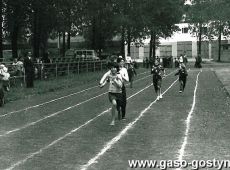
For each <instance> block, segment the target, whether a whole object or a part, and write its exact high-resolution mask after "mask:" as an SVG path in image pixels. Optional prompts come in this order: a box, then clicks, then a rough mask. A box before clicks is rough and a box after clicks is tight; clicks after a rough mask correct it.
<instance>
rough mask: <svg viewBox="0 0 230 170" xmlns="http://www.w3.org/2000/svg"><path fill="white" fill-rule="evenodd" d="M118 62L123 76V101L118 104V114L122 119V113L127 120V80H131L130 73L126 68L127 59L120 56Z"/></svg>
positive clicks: (123, 118)
mask: <svg viewBox="0 0 230 170" xmlns="http://www.w3.org/2000/svg"><path fill="white" fill-rule="evenodd" d="M117 63H118V65H119V69H120V71H119V72H120V75H121V77H122V82H123V84H122V102H121V104H119V105H118V107H117V110H118V116H119V119H120V112H121V113H122V115H121V119H122V120H125V119H126V118H125V116H126V104H127V97H126V87H125V82H129V75H128V71H127V69H126V68H125V61H124V59H123V58H118V59H117Z"/></svg>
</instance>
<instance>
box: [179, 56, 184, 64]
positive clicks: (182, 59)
mask: <svg viewBox="0 0 230 170" xmlns="http://www.w3.org/2000/svg"><path fill="white" fill-rule="evenodd" d="M182 63H184V56H183V55H182V54H181V55H180V57H179V66H180V65H181V64H182Z"/></svg>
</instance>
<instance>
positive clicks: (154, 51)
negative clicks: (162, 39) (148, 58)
mask: <svg viewBox="0 0 230 170" xmlns="http://www.w3.org/2000/svg"><path fill="white" fill-rule="evenodd" d="M152 47H153V61H154V62H155V59H156V32H155V31H154V32H153V45H152Z"/></svg>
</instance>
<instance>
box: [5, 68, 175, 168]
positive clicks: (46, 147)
mask: <svg viewBox="0 0 230 170" xmlns="http://www.w3.org/2000/svg"><path fill="white" fill-rule="evenodd" d="M174 72H175V71H173V72H171V73H169V74H168V75H166V76H165V77H164V78H166V77H168V76H169V75H171V74H173V73H174ZM177 80H178V79H177ZM177 80H175V82H176V81H177ZM152 85H153V84H152V83H151V84H150V85H148V86H146V87H145V88H143V89H142V90H140V91H138V92H137V93H135V94H133V95H131V96H130V97H128V98H127V100H129V99H131V98H133V97H134V96H136V95H138V94H139V93H141V92H142V91H144V90H146V89H148V88H149V87H151V86H152ZM164 93H165V92H164ZM164 93H163V94H164ZM110 110H111V108H109V109H107V110H105V111H103V112H101V113H100V114H99V115H97V116H96V117H94V118H92V119H90V120H88V121H87V122H85V123H84V124H82V125H80V126H79V127H77V128H75V129H73V130H71V131H70V132H69V133H67V134H65V135H64V136H62V137H60V138H58V139H57V140H55V141H53V142H51V143H50V144H48V145H46V146H44V147H43V148H41V149H40V150H38V151H36V152H33V153H31V154H29V155H28V156H27V157H26V158H24V159H23V160H20V161H18V162H16V163H15V164H13V165H11V166H10V167H9V168H6V169H5V170H12V169H14V168H16V167H17V166H19V165H21V164H24V163H25V162H26V161H27V160H28V159H32V158H33V157H34V156H36V155H38V154H41V153H42V152H43V151H45V150H47V149H49V148H50V147H52V146H53V145H55V144H56V143H58V142H60V141H61V140H63V139H65V138H66V137H68V136H70V135H72V134H73V133H75V132H77V131H79V130H80V129H81V128H83V127H85V126H87V125H88V124H90V123H91V122H92V121H94V120H96V119H97V118H98V117H100V116H102V115H104V114H105V113H107V112H109V111H110Z"/></svg>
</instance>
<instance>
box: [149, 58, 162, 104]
mask: <svg viewBox="0 0 230 170" xmlns="http://www.w3.org/2000/svg"><path fill="white" fill-rule="evenodd" d="M162 72H163V73H164V74H163V76H165V69H164V68H163V67H162V66H161V65H160V63H159V61H158V60H155V63H154V65H153V67H152V70H151V73H152V74H153V85H154V89H155V92H156V94H157V100H160V99H161V98H163V97H162V94H161V83H162Z"/></svg>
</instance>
